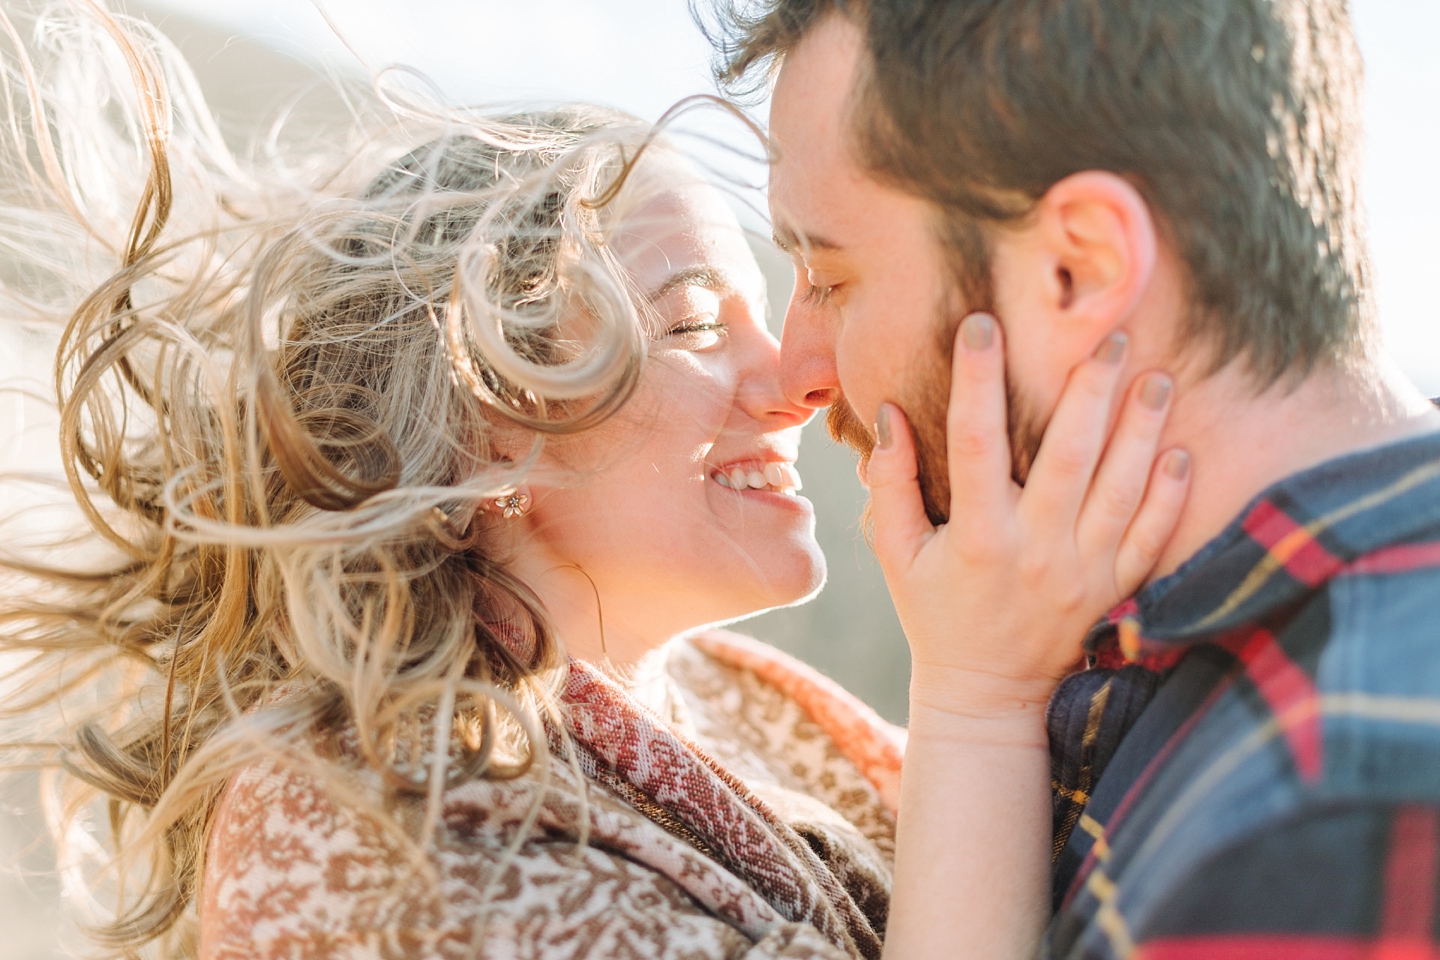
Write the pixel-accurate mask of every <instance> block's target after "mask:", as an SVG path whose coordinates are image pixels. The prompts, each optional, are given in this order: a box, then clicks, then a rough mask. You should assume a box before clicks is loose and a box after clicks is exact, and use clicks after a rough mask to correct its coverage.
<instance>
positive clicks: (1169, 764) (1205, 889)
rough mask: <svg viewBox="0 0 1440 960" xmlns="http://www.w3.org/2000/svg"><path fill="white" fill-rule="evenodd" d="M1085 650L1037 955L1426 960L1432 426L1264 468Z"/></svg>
mask: <svg viewBox="0 0 1440 960" xmlns="http://www.w3.org/2000/svg"><path fill="white" fill-rule="evenodd" d="M1086 650H1087V655H1088V662H1089V669H1086V670H1084V671H1081V672H1080V673H1077V674H1075V675H1073V676H1071V677H1069V678H1067V679H1066V680H1065V681H1064V682H1063V683H1062V684H1061V686H1060V688H1059V689H1058V690H1057V691H1056V694H1055V697H1054V699H1053V700H1052V702H1051V704H1050V711H1049V717H1048V719H1049V725H1050V735H1051V750H1052V769H1053V775H1054V791H1055V829H1056V846H1055V909H1056V913H1055V916H1054V919H1053V921H1052V924H1051V927H1050V929H1049V931H1048V933H1047V936H1046V942H1045V946H1044V955H1045V956H1047V957H1056V958H1060V957H1064V958H1110V957H1117V958H1128V957H1135V958H1144V960H1201V958H1204V960H1262V958H1263V960H1288V958H1301V957H1304V958H1316V960H1352V958H1353V960H1360V958H1377V960H1378V958H1386V960H1401V958H1405V960H1419V958H1429V960H1440V934H1437V931H1440V910H1437V903H1440V894H1437V875H1440V433H1437V434H1427V435H1424V436H1421V437H1417V438H1414V439H1410V440H1407V441H1404V442H1401V443H1396V444H1391V445H1387V446H1385V447H1381V448H1377V449H1374V450H1368V451H1363V452H1360V453H1356V454H1352V455H1350V456H1346V457H1342V458H1340V459H1337V460H1333V461H1330V462H1328V463H1325V464H1322V465H1321V466H1318V467H1315V468H1314V469H1311V470H1307V471H1305V472H1303V473H1300V474H1297V475H1295V476H1292V477H1290V478H1288V479H1286V480H1284V481H1282V482H1281V483H1279V484H1277V485H1276V486H1274V487H1272V488H1271V489H1270V490H1268V491H1267V492H1266V493H1265V494H1263V495H1262V496H1261V497H1259V498H1258V499H1257V500H1256V501H1254V502H1253V503H1252V504H1251V505H1250V506H1249V507H1248V508H1247V509H1246V510H1244V511H1243V512H1242V513H1241V515H1240V517H1239V518H1238V519H1237V520H1236V521H1235V522H1234V523H1232V524H1231V525H1230V527H1229V528H1227V529H1226V530H1225V531H1224V532H1223V533H1222V534H1220V536H1219V537H1217V538H1216V539H1214V540H1213V541H1211V542H1210V543H1209V544H1208V545H1207V546H1206V547H1205V548H1204V549H1202V550H1201V551H1200V552H1199V553H1198V554H1196V556H1195V557H1193V558H1192V559H1191V560H1190V561H1188V562H1187V563H1186V564H1185V565H1184V566H1183V567H1182V568H1181V569H1180V570H1178V571H1177V572H1175V573H1174V574H1172V575H1171V576H1168V577H1166V578H1164V579H1161V580H1158V581H1156V582H1155V583H1153V584H1151V585H1150V586H1148V587H1147V588H1146V589H1145V590H1143V591H1141V593H1140V594H1139V595H1137V597H1136V598H1135V599H1134V600H1133V601H1131V602H1129V603H1127V604H1126V605H1125V606H1123V607H1121V608H1120V609H1118V610H1117V611H1115V612H1114V613H1112V614H1111V616H1110V617H1108V618H1107V619H1106V620H1105V621H1104V622H1103V623H1101V624H1100V625H1099V626H1097V627H1096V628H1095V630H1093V631H1092V632H1091V635H1090V636H1089V637H1088V638H1087V640H1086Z"/></svg>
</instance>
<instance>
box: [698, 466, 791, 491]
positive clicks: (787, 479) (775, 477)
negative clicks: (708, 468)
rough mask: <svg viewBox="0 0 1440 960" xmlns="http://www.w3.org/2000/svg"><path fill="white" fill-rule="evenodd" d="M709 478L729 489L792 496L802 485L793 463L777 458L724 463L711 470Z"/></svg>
mask: <svg viewBox="0 0 1440 960" xmlns="http://www.w3.org/2000/svg"><path fill="white" fill-rule="evenodd" d="M710 479H712V480H714V481H715V482H716V483H718V484H720V486H722V487H726V488H727V489H730V490H766V491H769V492H772V493H783V494H786V495H787V496H792V497H793V496H794V495H795V494H796V493H798V492H799V491H800V489H801V488H802V486H803V484H801V482H800V473H799V471H797V470H796V469H795V465H794V464H793V463H788V462H785V461H778V460H770V461H764V460H751V461H738V462H736V463H730V464H726V465H725V466H723V467H718V468H716V469H715V470H714V471H713V472H711V474H710Z"/></svg>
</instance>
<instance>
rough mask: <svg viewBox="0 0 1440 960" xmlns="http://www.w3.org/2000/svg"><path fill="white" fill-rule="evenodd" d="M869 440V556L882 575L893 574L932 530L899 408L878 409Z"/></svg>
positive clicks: (911, 440) (886, 405) (912, 445)
mask: <svg viewBox="0 0 1440 960" xmlns="http://www.w3.org/2000/svg"><path fill="white" fill-rule="evenodd" d="M875 436H876V440H877V441H878V442H877V443H876V445H875V449H874V451H873V452H872V453H871V454H870V462H869V464H868V465H867V466H866V468H865V479H866V483H867V484H868V486H869V488H870V515H871V518H872V519H873V520H874V523H875V556H876V558H877V559H878V560H879V561H880V567H881V569H882V570H884V571H886V573H887V574H894V573H898V572H900V571H903V570H906V569H908V568H909V567H910V564H911V562H912V561H913V560H914V559H915V555H916V554H917V553H919V552H920V548H921V547H922V546H923V545H924V544H925V541H926V540H927V539H928V538H929V536H930V535H931V534H933V533H934V532H935V528H934V527H933V526H931V525H930V521H929V519H927V518H926V516H925V504H924V501H923V500H921V498H920V481H919V479H918V473H917V469H916V463H915V441H914V438H913V437H912V436H911V434H910V424H909V422H908V421H907V420H906V419H905V414H904V413H902V412H901V411H900V408H899V407H897V406H895V405H894V404H893V403H882V404H880V411H879V413H878V414H877V415H876V418H875Z"/></svg>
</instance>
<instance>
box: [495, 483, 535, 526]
mask: <svg viewBox="0 0 1440 960" xmlns="http://www.w3.org/2000/svg"><path fill="white" fill-rule="evenodd" d="M495 509H496V510H499V511H500V512H501V513H503V514H504V515H505V519H506V520H509V519H510V518H511V517H523V516H525V514H526V513H527V512H529V510H530V497H529V495H528V494H524V493H521V492H520V491H519V490H512V491H510V492H509V493H507V494H504V495H502V496H498V497H496V498H495Z"/></svg>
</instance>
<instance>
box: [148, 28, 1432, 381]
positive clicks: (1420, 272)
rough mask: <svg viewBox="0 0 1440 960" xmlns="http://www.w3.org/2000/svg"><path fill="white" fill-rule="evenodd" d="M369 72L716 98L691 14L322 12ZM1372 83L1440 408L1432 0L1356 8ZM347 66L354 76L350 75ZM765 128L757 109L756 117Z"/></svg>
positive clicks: (1407, 276)
mask: <svg viewBox="0 0 1440 960" xmlns="http://www.w3.org/2000/svg"><path fill="white" fill-rule="evenodd" d="M151 2H152V3H154V4H155V5H157V6H160V7H166V8H171V9H174V10H176V11H177V12H183V13H185V14H187V15H189V16H191V17H194V18H196V19H200V20H206V21H209V22H212V23H216V24H218V25H221V26H223V27H224V28H225V29H229V30H234V31H235V32H236V33H237V34H244V35H248V36H252V37H255V38H256V39H258V40H260V41H262V42H263V43H265V44H267V45H270V46H273V47H275V48H277V49H280V50H283V51H285V52H287V53H290V54H293V55H297V56H301V57H304V58H307V59H316V58H328V57H336V58H344V57H346V56H348V55H347V54H346V53H345V52H344V50H343V48H342V47H341V45H340V44H339V42H338V41H337V40H336V38H335V35H334V33H333V32H332V31H331V30H330V29H329V28H328V27H327V26H326V23H325V20H324V18H323V17H322V16H321V14H320V13H319V12H318V10H317V8H316V7H315V6H314V5H313V4H312V3H311V2H309V0H151ZM327 9H328V12H329V14H330V16H331V17H332V19H333V20H334V22H335V24H336V26H337V27H338V28H339V29H340V30H341V32H343V34H344V35H345V37H346V39H347V40H348V41H349V42H350V43H351V44H352V46H353V47H354V48H355V50H356V51H358V53H359V54H360V56H362V57H363V58H364V59H365V60H366V61H367V62H368V63H369V64H370V65H371V66H380V65H384V64H388V63H395V62H400V63H405V64H409V65H411V66H415V67H418V68H420V69H421V70H423V71H424V72H425V73H426V74H427V75H428V76H430V77H431V78H432V79H434V80H435V81H437V82H438V83H439V84H440V85H441V86H442V87H443V88H444V90H445V92H446V93H447V94H449V95H451V96H453V97H456V98H458V99H463V100H467V101H490V100H517V99H526V98H541V99H549V100H556V99H583V100H591V101H596V102H602V103H609V104H611V105H614V106H617V107H620V108H622V109H625V110H628V111H631V112H632V113H637V114H639V115H641V116H643V117H646V118H647V119H654V118H655V117H658V116H659V115H660V113H661V112H663V111H664V109H665V108H666V107H668V106H669V105H670V104H672V103H674V102H675V101H677V100H679V99H680V98H681V97H684V96H686V95H688V94H692V93H701V92H712V91H713V86H712V85H711V83H710V80H709V75H708V72H707V64H708V58H709V53H710V51H709V47H708V45H707V44H706V41H705V40H704V38H703V37H702V36H701V35H700V33H699V31H698V30H697V29H696V28H695V26H694V24H693V23H692V22H691V20H690V17H689V14H688V12H687V9H686V3H685V0H525V2H517V0H329V4H328V7H327ZM1351 10H1352V13H1353V16H1354V19H1355V25H1356V30H1357V32H1358V34H1359V37H1360V45H1361V48H1362V51H1363V52H1364V55H1365V61H1366V69H1367V74H1368V76H1367V83H1368V86H1367V98H1366V102H1367V117H1366V125H1367V138H1368V140H1367V166H1366V177H1365V180H1366V196H1367V201H1368V206H1369V214H1370V226H1371V241H1372V252H1373V255H1374V261H1375V267H1376V274H1377V280H1378V293H1379V303H1380V313H1381V317H1382V320H1383V322H1384V326H1385V334H1386V342H1387V346H1388V349H1389V350H1390V352H1391V353H1392V354H1393V355H1394V356H1395V357H1396V358H1397V359H1398V360H1399V361H1400V363H1401V365H1402V367H1403V368H1404V369H1405V370H1406V372H1408V373H1409V374H1410V376H1411V377H1412V378H1414V379H1415V380H1416V382H1417V383H1419V384H1420V386H1421V387H1422V388H1424V389H1426V390H1427V391H1428V392H1430V393H1431V394H1432V395H1435V394H1440V300H1437V298H1436V297H1435V295H1434V293H1433V292H1432V290H1431V289H1430V288H1431V287H1432V286H1434V285H1435V283H1436V282H1440V189H1437V184H1436V182H1435V181H1436V178H1437V175H1440V55H1437V54H1436V52H1435V47H1434V44H1435V39H1436V38H1437V37H1440V0H1351ZM352 63H353V61H352ZM762 117H763V110H762Z"/></svg>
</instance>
